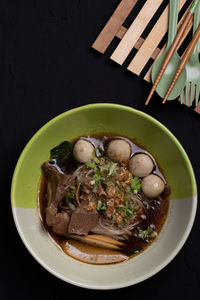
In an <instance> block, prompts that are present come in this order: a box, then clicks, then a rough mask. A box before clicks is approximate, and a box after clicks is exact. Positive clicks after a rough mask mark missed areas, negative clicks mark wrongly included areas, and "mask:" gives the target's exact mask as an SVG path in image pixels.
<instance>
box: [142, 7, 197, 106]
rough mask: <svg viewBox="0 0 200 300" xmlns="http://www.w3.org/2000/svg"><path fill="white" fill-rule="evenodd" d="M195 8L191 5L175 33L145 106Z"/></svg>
mask: <svg viewBox="0 0 200 300" xmlns="http://www.w3.org/2000/svg"><path fill="white" fill-rule="evenodd" d="M193 3H197V1H194V2H193ZM195 8H196V6H194V5H193V4H192V6H191V8H190V10H189V11H188V13H187V15H186V17H185V20H184V21H183V23H182V26H181V27H180V28H179V30H178V33H177V35H176V37H175V39H174V42H173V43H172V45H171V47H170V49H169V51H168V53H167V56H166V58H165V60H164V62H163V65H162V67H161V69H160V71H159V73H158V75H157V77H156V80H155V82H154V84H153V86H152V88H151V91H150V93H149V95H148V97H147V100H146V102H145V105H148V104H149V102H150V100H151V98H152V96H153V94H154V92H155V90H156V88H157V86H158V84H159V82H160V80H161V78H162V76H163V74H164V72H165V70H166V69H167V66H168V64H169V62H170V60H171V58H172V56H173V54H174V52H175V51H176V50H177V49H178V46H179V44H180V41H181V38H182V35H183V34H184V32H185V30H186V28H187V25H188V23H189V22H190V21H191V19H192V18H193V12H194V9H195Z"/></svg>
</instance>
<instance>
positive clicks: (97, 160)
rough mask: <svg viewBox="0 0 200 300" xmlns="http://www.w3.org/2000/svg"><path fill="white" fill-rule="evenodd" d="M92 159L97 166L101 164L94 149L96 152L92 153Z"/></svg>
mask: <svg viewBox="0 0 200 300" xmlns="http://www.w3.org/2000/svg"><path fill="white" fill-rule="evenodd" d="M92 158H93V160H94V162H95V163H96V164H99V163H100V160H99V159H98V158H97V156H96V149H94V151H93V152H92Z"/></svg>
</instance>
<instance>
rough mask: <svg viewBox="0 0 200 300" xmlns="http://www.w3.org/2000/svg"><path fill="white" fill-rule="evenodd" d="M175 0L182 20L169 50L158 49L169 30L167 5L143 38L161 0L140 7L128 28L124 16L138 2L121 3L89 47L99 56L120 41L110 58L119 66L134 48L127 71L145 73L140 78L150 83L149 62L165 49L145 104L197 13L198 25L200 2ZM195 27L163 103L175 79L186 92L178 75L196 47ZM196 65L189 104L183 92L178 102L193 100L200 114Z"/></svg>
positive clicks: (197, 33)
mask: <svg viewBox="0 0 200 300" xmlns="http://www.w3.org/2000/svg"><path fill="white" fill-rule="evenodd" d="M175 1H178V2H179V12H181V15H182V17H181V18H180V21H179V23H178V31H177V34H176V37H175V38H174V40H173V42H172V45H171V47H170V48H169V50H168V49H167V48H166V45H164V46H163V47H162V48H161V47H159V46H160V45H162V43H161V41H162V40H163V38H164V36H165V34H166V33H167V31H168V28H169V30H170V27H169V25H170V18H169V13H168V12H169V5H170V4H169V5H168V6H167V7H166V8H165V9H164V10H163V12H162V13H161V15H160V16H159V18H158V19H157V21H156V23H155V25H154V26H153V28H152V29H151V30H150V32H149V33H148V34H147V36H146V37H145V39H144V38H143V36H142V35H143V33H144V31H145V29H146V28H147V26H148V25H149V22H150V21H151V20H152V19H153V18H155V17H156V15H155V14H156V13H157V11H158V9H159V7H160V6H161V5H162V4H163V1H162V0H147V1H146V2H145V3H144V5H143V6H142V8H141V9H140V11H139V13H138V14H137V16H136V17H135V19H134V21H133V22H132V24H131V26H130V27H129V29H127V28H125V27H124V26H123V24H124V22H125V20H126V19H127V17H128V16H129V14H130V13H131V12H132V11H133V10H134V8H136V6H137V5H138V2H139V1H138V0H122V1H121V2H120V3H119V5H118V7H117V8H116V10H115V12H114V13H113V15H112V16H111V18H110V19H109V21H108V22H107V24H106V25H105V27H104V28H103V30H102V31H101V33H100V34H99V36H98V37H97V39H96V40H95V42H94V43H93V45H92V47H93V48H94V49H96V50H97V51H99V52H101V53H104V52H105V51H106V50H107V48H108V47H109V45H110V43H111V42H112V40H113V39H114V38H115V37H118V38H119V39H121V41H120V43H119V44H118V46H117V48H116V49H115V50H114V52H113V53H112V55H111V57H110V58H111V59H112V60H114V61H115V62H117V63H118V64H120V65H122V64H124V62H125V61H126V59H127V57H128V56H129V54H130V53H131V51H132V50H133V49H134V48H135V49H136V50H137V53H136V54H135V56H134V57H133V59H132V61H131V62H130V63H129V65H128V70H129V71H131V72H133V73H135V74H136V75H138V76H141V73H142V74H144V71H146V74H145V75H144V76H143V78H144V79H145V80H147V81H149V82H150V81H151V72H152V66H149V65H150V62H151V61H152V60H156V59H157V58H159V57H160V56H161V54H162V53H164V51H165V49H166V50H168V51H167V53H166V57H165V59H164V61H163V63H162V65H161V68H160V71H159V72H158V74H157V77H156V79H155V81H154V84H153V86H152V88H151V91H150V93H149V96H148V97H147V100H146V102H145V104H146V105H147V104H148V103H149V102H150V100H151V98H152V96H153V93H154V92H155V91H156V89H157V87H158V86H159V82H160V80H161V78H162V76H163V74H165V71H166V69H167V66H168V64H169V63H170V61H171V59H172V58H173V55H174V52H175V51H177V49H178V48H179V47H180V45H182V43H183V42H184V40H185V38H186V37H187V35H188V33H189V32H190V29H191V28H192V27H193V19H194V18H193V15H194V13H195V14H196V15H195V16H196V23H195V24H196V26H197V22H199V14H200V0H194V1H190V0H175ZM170 2H171V1H170ZM185 7H186V8H187V9H186V11H185V13H184V14H182V9H183V10H185ZM195 24H194V28H193V38H192V39H191V42H190V43H189V45H188V47H187V49H186V50H185V52H184V54H183V56H182V58H181V60H180V64H179V66H178V68H177V70H175V71H176V72H175V75H174V77H172V78H173V80H172V82H170V85H169V86H167V93H166V94H165V97H164V99H163V104H164V103H165V102H166V100H168V97H169V96H170V94H171V91H172V90H173V89H176V83H178V82H177V80H178V79H179V84H178V85H179V88H180V81H181V79H182V85H183V89H184V87H185V88H186V89H187V92H188V84H187V85H186V82H187V80H185V81H184V80H183V78H184V76H182V77H183V78H179V76H180V74H181V73H182V71H183V70H184V68H185V66H187V65H186V64H187V62H188V60H189V58H190V57H191V55H192V53H193V56H194V52H195V50H194V49H195V46H196V47H197V44H198V43H199V38H200V25H199V24H198V27H197V29H196V28H195ZM195 29H196V30H195ZM168 44H169V41H168ZM198 45H199V44H198ZM198 50H199V49H198ZM193 51H194V52H193ZM197 56H198V54H197ZM191 58H192V57H191ZM190 60H191V59H190ZM193 61H194V60H193ZM195 62H197V63H198V64H197V66H196V65H194V63H193V66H194V72H195V69H198V70H199V72H198V71H197V72H196V78H195V84H193V83H192V81H191V93H190V101H188V99H187V97H188V94H187V93H185V98H186V99H185V100H183V97H182V92H181V93H180V95H181V103H184V104H186V105H188V106H190V105H191V104H192V101H193V99H194V98H195V105H196V108H195V111H196V112H198V113H200V102H198V100H199V91H200V64H199V61H198V59H197V60H196V61H195ZM188 64H189V62H188ZM190 65H192V64H190ZM188 69H189V68H188ZM190 69H191V68H190ZM186 73H187V72H186ZM188 74H191V72H190V73H189V72H188ZM198 76H199V80H198ZM183 81H184V82H183ZM165 89H166V86H165ZM194 89H195V90H196V92H194ZM192 92H193V94H192ZM191 96H192V97H193V96H194V97H193V99H191ZM169 98H170V97H169ZM188 103H189V104H188Z"/></svg>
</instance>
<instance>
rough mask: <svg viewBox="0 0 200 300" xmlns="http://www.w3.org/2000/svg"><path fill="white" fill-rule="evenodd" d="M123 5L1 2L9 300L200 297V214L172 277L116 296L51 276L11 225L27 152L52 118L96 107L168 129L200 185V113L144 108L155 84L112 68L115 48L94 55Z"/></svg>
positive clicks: (85, 0) (2, 291)
mask: <svg viewBox="0 0 200 300" xmlns="http://www.w3.org/2000/svg"><path fill="white" fill-rule="evenodd" d="M118 2H119V1H114V0H109V1H107V0H65V1H64V0H54V1H53V0H52V1H51V0H41V1H39V0H32V1H31V0H18V1H16V0H13V1H11V0H1V1H0V75H1V82H0V99H1V108H0V113H1V117H0V122H1V125H0V128H1V140H0V141H1V142H0V149H1V168H2V174H1V184H2V185H1V190H2V189H3V193H1V246H0V250H1V269H0V274H1V280H0V297H1V299H11V298H12V299H13V298H16V299H18V298H19V299H64V298H65V297H67V298H69V297H70V296H69V294H71V293H73V294H72V297H76V296H79V295H80V296H89V297H90V296H91V297H93V296H96V295H99V296H103V297H104V295H108V296H109V297H112V298H113V299H114V297H116V296H118V295H119V296H121V297H123V298H125V297H126V298H127V297H128V298H130V297H131V299H144V298H145V299H162V300H163V299H175V298H177V297H178V298H179V299H199V297H200V232H199V225H200V212H199V211H198V212H197V217H196V220H195V224H194V226H193V229H192V232H191V234H190V236H189V238H188V240H187V242H186V244H185V245H184V247H183V248H182V249H181V251H180V252H179V254H178V255H177V256H176V257H175V259H174V260H173V261H172V262H171V263H170V264H169V265H168V266H167V267H165V269H163V270H162V271H161V272H159V273H158V274H156V275H155V276H154V277H152V278H150V279H148V280H146V281H145V282H142V283H140V284H138V285H136V286H132V287H128V288H125V289H120V290H114V291H93V290H87V289H82V288H78V287H75V286H72V285H70V284H67V283H65V282H63V281H61V280H59V279H57V278H55V277H54V276H53V275H51V274H49V273H48V272H47V271H46V270H45V269H43V268H42V267H41V266H40V265H39V264H38V263H37V262H36V261H35V260H34V258H33V257H32V256H31V254H29V252H28V250H27V249H26V248H25V246H24V245H23V243H22V241H21V240H20V238H19V236H18V233H17V230H16V228H15V225H14V222H13V218H12V213H11V207H10V185H11V180H12V174H13V171H14V167H15V164H16V162H17V159H18V157H19V155H20V153H21V151H22V149H23V148H24V146H25V145H26V143H27V142H28V141H29V139H30V138H31V137H32V136H33V134H34V133H35V132H36V131H37V130H38V129H39V128H40V127H41V126H43V125H44V124H45V123H46V122H47V121H49V120H50V119H51V118H53V117H55V116H56V115H58V114H60V113H62V112H64V111H66V110H68V109H71V108H73V107H78V106H81V105H84V104H88V103H97V102H111V103H120V104H124V105H128V106H131V107H134V108H137V109H139V110H142V111H144V112H146V113H148V114H150V115H151V116H153V117H155V118H156V119H157V120H159V121H161V122H162V123H163V124H164V125H165V126H166V127H167V128H169V129H170V130H171V131H172V132H173V133H174V135H175V136H176V137H177V138H178V140H179V141H180V142H181V144H182V145H183V147H184V148H185V150H186V152H187V153H188V156H189V158H190V160H191V162H192V165H193V167H194V171H195V174H196V179H197V183H198V185H200V159H199V157H200V115H198V114H197V113H195V112H194V111H193V109H189V108H187V107H186V106H181V105H180V104H179V103H178V102H177V101H171V102H169V103H167V104H166V105H165V106H163V105H162V104H161V101H160V98H159V97H157V96H156V95H155V96H154V98H153V100H152V102H151V104H150V105H149V106H148V107H145V106H144V100H145V98H146V96H147V94H148V91H149V89H150V85H149V84H148V83H146V82H144V81H143V80H142V79H139V78H137V77H136V76H135V75H133V74H132V73H130V72H128V71H127V70H126V66H125V67H119V66H117V65H116V64H114V63H112V62H111V61H110V60H109V56H110V54H111V53H112V46H111V47H109V49H108V51H107V52H106V54H105V55H103V56H102V55H99V54H98V53H97V52H95V51H94V50H92V49H91V45H92V43H93V42H94V40H95V39H96V37H97V35H98V34H99V32H100V30H101V29H102V28H103V26H104V24H105V23H106V21H107V20H108V18H109V17H110V15H111V14H112V12H113V11H114V9H115V8H116V6H117V4H118ZM115 43H117V40H116V41H114V44H115ZM115 45H116V44H115ZM180 176H181V174H180Z"/></svg>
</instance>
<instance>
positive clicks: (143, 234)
mask: <svg viewBox="0 0 200 300" xmlns="http://www.w3.org/2000/svg"><path fill="white" fill-rule="evenodd" d="M152 234H153V229H152V228H151V227H150V226H148V227H147V229H146V230H142V229H141V228H138V237H139V238H141V239H143V240H146V239H147V238H151V237H152Z"/></svg>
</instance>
